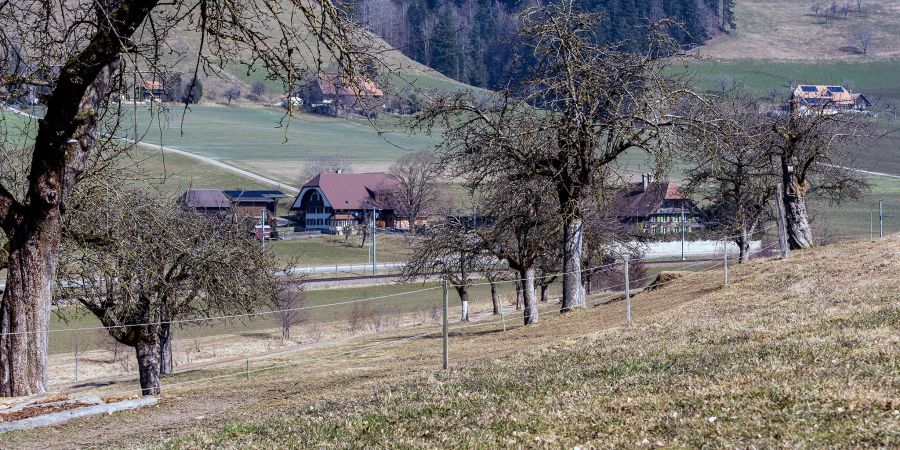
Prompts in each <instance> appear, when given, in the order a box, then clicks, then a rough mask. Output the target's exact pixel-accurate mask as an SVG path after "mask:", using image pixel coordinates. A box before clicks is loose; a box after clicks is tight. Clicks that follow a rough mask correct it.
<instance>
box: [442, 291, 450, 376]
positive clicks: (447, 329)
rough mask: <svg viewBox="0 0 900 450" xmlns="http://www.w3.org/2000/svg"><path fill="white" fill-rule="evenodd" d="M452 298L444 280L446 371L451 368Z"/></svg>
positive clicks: (444, 365)
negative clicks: (450, 313)
mask: <svg viewBox="0 0 900 450" xmlns="http://www.w3.org/2000/svg"><path fill="white" fill-rule="evenodd" d="M449 310H450V297H449V295H448V294H447V280H444V364H443V367H444V370H447V369H449V368H450V316H449V312H450V311H449Z"/></svg>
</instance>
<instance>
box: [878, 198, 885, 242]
mask: <svg viewBox="0 0 900 450" xmlns="http://www.w3.org/2000/svg"><path fill="white" fill-rule="evenodd" d="M878 237H879V238H884V199H883V198H879V199H878Z"/></svg>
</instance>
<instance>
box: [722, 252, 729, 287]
mask: <svg viewBox="0 0 900 450" xmlns="http://www.w3.org/2000/svg"><path fill="white" fill-rule="evenodd" d="M724 244H725V251H724V252H723V253H725V257H724V261H725V262H724V264H725V266H724V267H725V286H728V241H724Z"/></svg>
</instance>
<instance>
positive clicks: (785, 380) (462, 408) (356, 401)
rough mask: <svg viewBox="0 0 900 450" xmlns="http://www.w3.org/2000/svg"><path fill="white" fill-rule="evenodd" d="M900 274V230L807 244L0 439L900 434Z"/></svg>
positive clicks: (746, 440) (512, 439) (767, 442)
mask: <svg viewBox="0 0 900 450" xmlns="http://www.w3.org/2000/svg"><path fill="white" fill-rule="evenodd" d="M897 273H900V237H896V236H895V237H893V238H891V239H889V240H886V241H884V243H878V244H871V243H863V244H859V243H857V244H839V245H834V246H830V247H824V248H821V249H817V250H812V251H807V252H797V253H794V254H793V255H792V257H791V259H789V260H788V261H775V260H761V261H756V262H752V263H750V264H747V265H744V266H741V267H735V268H732V271H731V275H732V276H731V280H732V281H733V282H732V284H731V285H729V286H728V287H725V288H723V287H722V286H721V274H720V273H718V272H717V271H716V272H709V273H700V274H696V275H689V276H686V277H684V278H682V279H679V280H676V281H674V282H673V283H672V284H671V285H670V286H668V287H664V288H660V289H658V290H655V291H652V292H649V293H646V294H641V295H638V296H637V297H636V298H635V300H634V315H635V319H636V320H635V322H634V323H633V324H632V325H631V326H625V325H624V324H623V323H622V319H623V307H622V304H621V303H612V304H608V305H604V306H600V307H597V308H591V309H588V310H583V311H578V312H575V313H572V314H566V315H563V316H558V315H553V317H550V316H548V315H545V316H544V317H543V318H542V323H541V324H540V325H539V326H535V327H516V328H514V329H512V330H510V331H508V332H506V333H503V332H501V331H499V330H498V326H497V325H489V326H481V327H471V328H466V329H462V328H458V329H457V331H456V332H455V333H453V337H452V338H451V361H452V364H453V366H454V370H452V371H450V372H448V373H443V372H438V371H436V369H437V367H438V364H439V361H440V339H437V338H436V337H434V336H430V337H427V338H423V339H417V340H411V341H407V342H404V343H402V344H398V345H388V344H391V342H392V341H391V339H392V338H402V337H409V336H412V335H414V334H418V333H420V332H422V329H414V330H401V331H396V332H392V333H383V334H378V335H375V336H367V337H365V338H360V339H357V340H353V341H350V342H349V343H347V344H345V345H341V346H340V347H331V348H330V347H322V348H317V349H313V350H311V351H309V352H304V353H303V354H302V355H299V356H298V357H294V358H292V359H291V360H290V361H292V362H294V363H296V365H294V366H292V367H289V368H286V369H283V370H277V371H272V372H267V373H260V374H256V375H254V377H253V379H252V380H251V381H249V382H248V381H243V380H240V379H222V380H219V381H218V384H213V383H210V382H203V383H198V384H196V385H182V386H181V387H170V388H168V389H166V388H165V387H164V389H165V391H166V392H167V394H166V395H165V396H163V397H162V398H161V402H160V406H159V407H158V408H155V409H152V410H145V411H135V412H130V413H126V414H121V415H116V416H114V417H107V418H94V419H88V420H84V421H80V422H77V423H75V424H70V425H66V426H62V427H59V428H57V429H54V430H39V431H32V432H28V433H14V434H10V435H6V436H3V437H2V438H0V445H2V446H3V447H14V446H18V447H23V446H34V445H41V444H43V445H45V444H46V443H47V442H53V443H54V444H56V445H59V446H72V445H77V444H78V443H83V442H92V443H94V444H99V445H108V446H119V447H121V446H126V445H127V446H164V447H175V448H194V447H222V446H225V447H233V448H247V447H265V448H284V447H409V446H413V447H421V446H427V447H522V446H550V447H560V446H566V447H572V446H574V445H588V444H589V445H594V446H597V447H624V446H635V445H643V446H655V445H666V446H676V447H685V446H687V447H699V446H702V445H707V446H712V447H751V446H754V447H757V448H760V447H896V446H898V445H900V404H898V400H897V398H898V397H900V396H898V392H900V382H898V374H900V359H898V356H900V355H898V353H900V352H898V351H897V348H898V346H900V337H898V332H897V330H898V329H900V277H897ZM457 326H461V325H457ZM376 345H383V346H381V347H377V348H373V346H376ZM354 350H358V352H357V353H346V352H350V351H354ZM209 375H210V373H202V374H195V375H194V378H201V377H204V376H209ZM189 379H191V376H190V375H188V376H185V377H183V378H179V379H178V380H177V381H185V380H189ZM167 381H176V380H167ZM85 430H90V431H89V432H88V431H85ZM160 430H166V432H165V433H160ZM51 437H52V440H50V439H51Z"/></svg>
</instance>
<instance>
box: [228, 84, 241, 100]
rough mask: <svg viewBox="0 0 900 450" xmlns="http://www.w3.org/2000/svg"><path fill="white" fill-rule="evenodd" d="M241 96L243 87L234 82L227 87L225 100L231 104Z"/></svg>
mask: <svg viewBox="0 0 900 450" xmlns="http://www.w3.org/2000/svg"><path fill="white" fill-rule="evenodd" d="M239 98H241V87H240V86H238V85H236V84H233V85H231V86H228V87H227V88H225V100H227V101H228V104H229V105H230V104H231V102H232V101H233V100H237V99H239Z"/></svg>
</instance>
